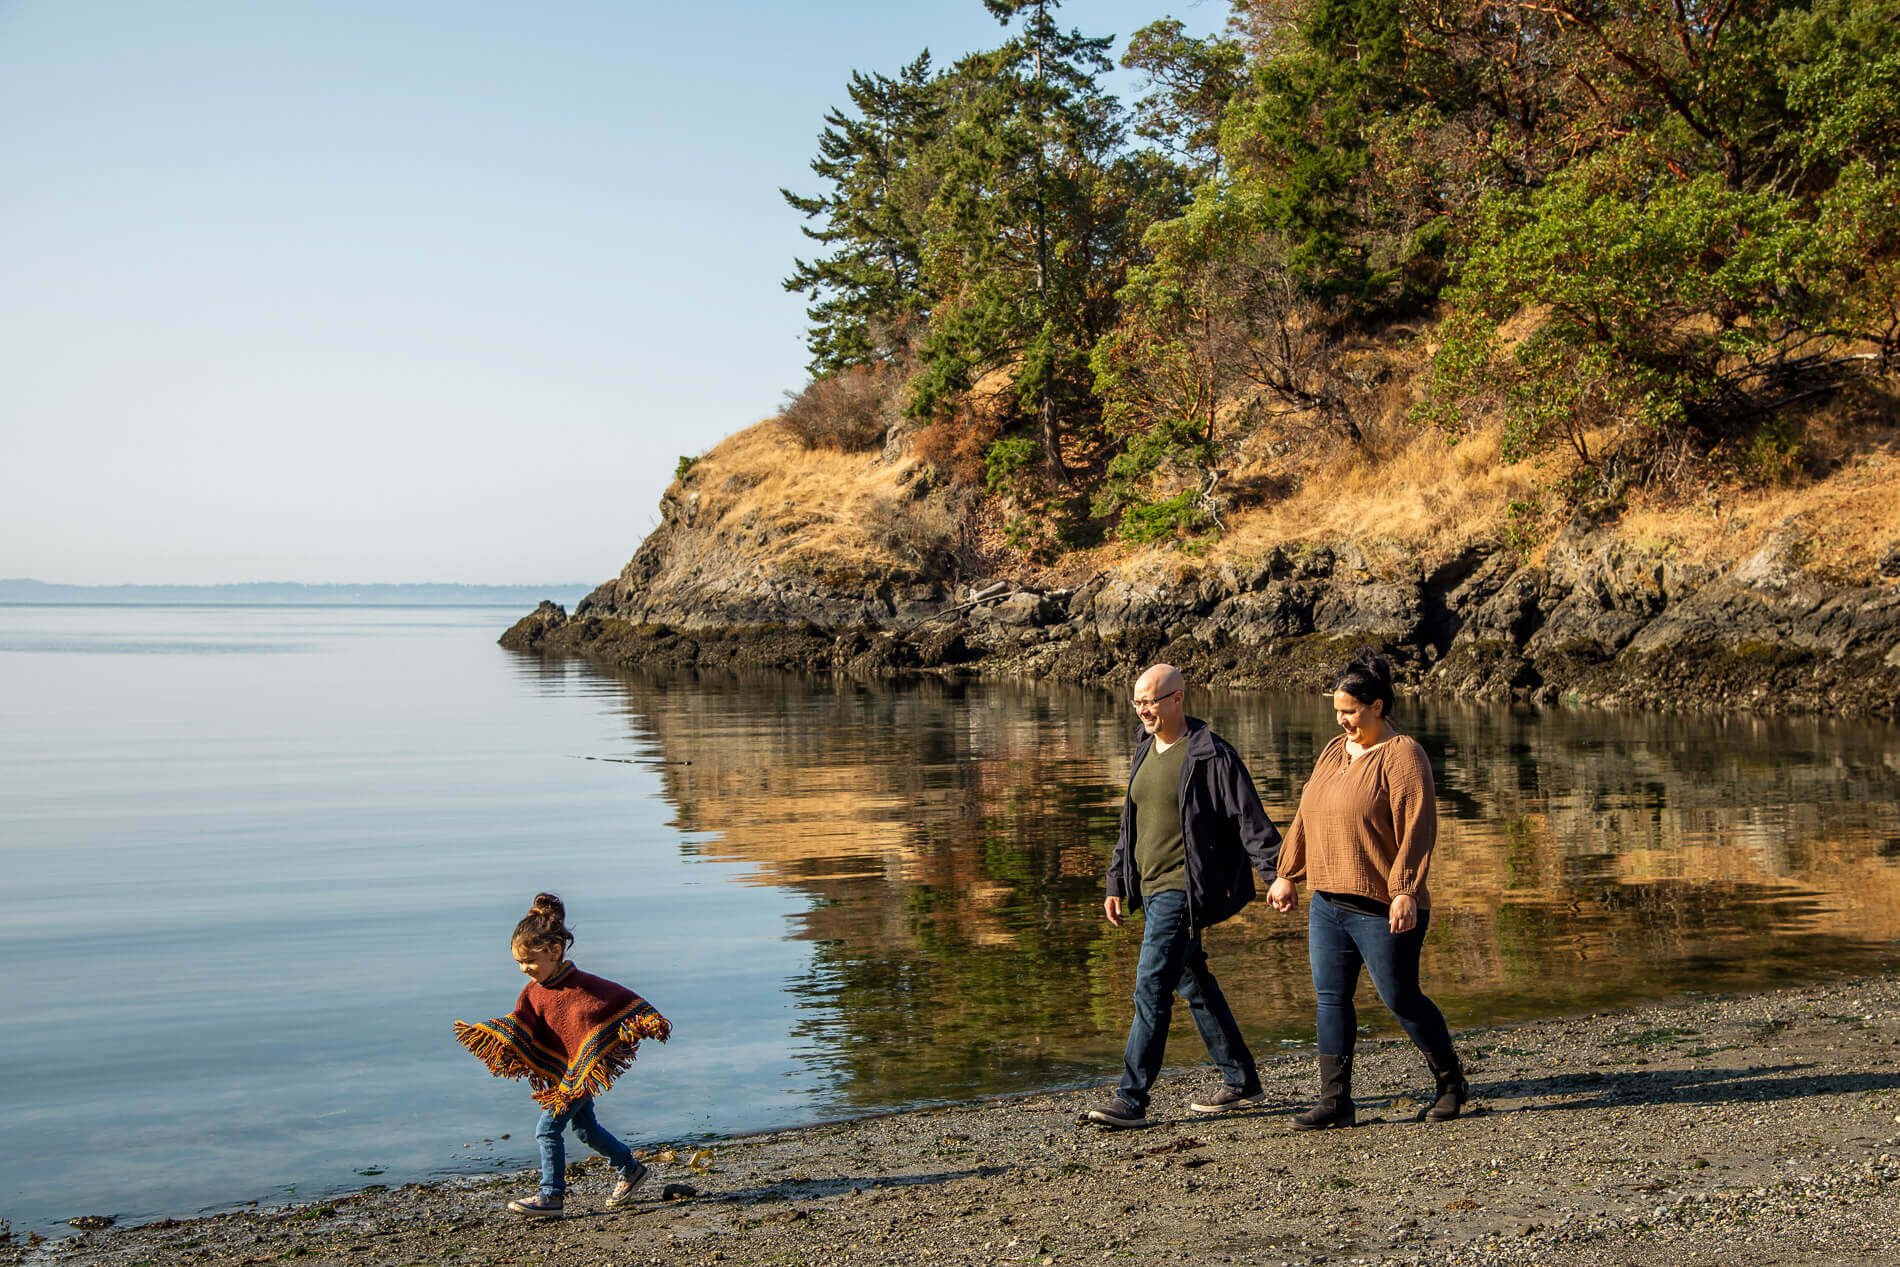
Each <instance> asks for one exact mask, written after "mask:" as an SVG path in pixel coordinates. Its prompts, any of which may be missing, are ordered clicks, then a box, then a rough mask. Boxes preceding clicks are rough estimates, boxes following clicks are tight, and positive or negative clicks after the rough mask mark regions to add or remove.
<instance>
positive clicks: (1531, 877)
mask: <svg viewBox="0 0 1900 1267" xmlns="http://www.w3.org/2000/svg"><path fill="white" fill-rule="evenodd" d="M516 614H517V613H514V612H512V611H497V610H482V609H461V610H455V609H449V610H444V609H429V610H407V611H403V610H394V611H392V610H371V609H336V608H304V609H295V608H292V609H286V608H268V609H262V608H259V609H233V608H191V607H177V608H126V607H112V608H103V607H94V608H86V607H0V868H3V870H0V874H4V876H5V883H4V884H0V953H4V957H5V961H6V962H7V963H8V964H9V966H10V967H11V969H12V970H11V971H10V972H9V973H8V974H7V978H6V980H7V984H6V985H5V986H3V987H0V1004H4V1007H5V1015H6V1017H7V1024H6V1025H5V1026H4V1027H0V1068H4V1069H5V1070H6V1071H7V1073H8V1075H9V1076H8V1077H7V1079H6V1082H5V1086H4V1090H0V1139H4V1140H5V1141H6V1143H7V1145H8V1147H7V1148H5V1149H4V1150H0V1216H3V1217H6V1218H9V1219H11V1220H12V1223H13V1226H14V1228H15V1229H16V1230H24V1229H26V1228H39V1229H41V1230H44V1231H48V1232H54V1231H62V1230H64V1228H63V1222H64V1220H65V1219H66V1218H67V1217H68V1216H70V1215H74V1214H89V1213H109V1214H114V1215H117V1216H119V1217H120V1218H122V1219H128V1220H137V1219H144V1218H153V1217H158V1216H160V1215H187V1214H191V1213H195V1212H198V1211H201V1210H210V1209H221V1208H228V1207H229V1206H231V1205H233V1204H236V1203H241V1202H244V1201H264V1202H271V1201H278V1200H283V1199H286V1198H314V1197H317V1196H321V1195H323V1194H326V1193H330V1192H335V1191H337V1190H341V1189H347V1188H352V1187H359V1186H361V1185H363V1184H365V1183H370V1182H396V1181H400V1180H406V1179H412V1178H418V1177H425V1176H434V1175H442V1174H455V1173H470V1172H478V1171H482V1170H486V1169H492V1168H498V1167H503V1166H506V1167H516V1166H523V1165H526V1164H528V1163H529V1161H530V1160H531V1156H532V1139H531V1134H532V1127H533V1122H534V1116H535V1110H534V1108H533V1105H532V1104H531V1102H530V1101H529V1100H528V1098H527V1094H526V1091H525V1089H524V1088H522V1087H521V1086H520V1085H519V1084H514V1083H506V1082H501V1081H498V1080H495V1079H491V1078H489V1077H488V1076H487V1075H486V1073H485V1071H484V1070H483V1069H482V1068H481V1066H480V1065H479V1064H478V1063H477V1062H476V1061H475V1060H474V1059H473V1058H471V1057H469V1056H468V1055H466V1054H465V1053H464V1052H463V1051H462V1050H461V1049H460V1048H459V1047H457V1046H456V1045H455V1044H454V1042H453V1039H452V1036H451V1034H450V1029H449V1022H450V1021H451V1020H453V1019H456V1018H462V1019H480V1018H484V1017H488V1016H493V1015H496V1014H498V1013H501V1012H504V1011H506V1010H507V1009H508V1007H509V1006H511V1004H512V1001H513V998H514V994H515V992H516V990H517V988H518V985H517V982H518V980H519V977H518V974H517V973H516V972H515V970H514V966H513V964H512V963H511V962H510V960H509V956H508V946H507V935H508V930H509V929H510V928H512V926H513V922H514V920H515V919H516V918H517V917H518V916H519V914H520V913H521V911H522V910H523V909H525V907H526V903H527V899H528V898H529V897H530V896H531V895H532V894H533V893H534V891H535V890H536V889H538V888H552V889H554V890H556V891H557V892H560V893H561V894H563V896H565V897H566V898H567V899H568V905H569V912H570V916H571V920H572V923H573V924H574V925H575V926H576V928H577V930H578V932H579V935H580V942H579V945H578V946H577V947H576V950H575V957H576V959H577V961H579V962H580V963H581V964H582V966H584V967H587V968H589V969H592V970H595V971H599V972H602V973H604V974H605V975H608V976H610V977H614V978H616V979H619V980H622V981H624V982H626V983H627V984H629V985H631V986H633V987H634V988H636V989H639V990H641V991H642V992H643V993H645V994H647V995H648V997H650V998H651V999H653V1001H654V1002H655V1003H656V1004H657V1005H658V1006H659V1007H660V1008H661V1009H662V1010H663V1011H665V1012H666V1013H667V1014H668V1015H669V1016H670V1017H672V1018H673V1020H674V1022H675V1025H676V1027H677V1034H678V1037H677V1038H676V1039H675V1041H674V1042H673V1043H672V1044H671V1045H670V1046H665V1047H662V1046H659V1045H654V1044H650V1045H649V1046H648V1048H647V1049H646V1050H645V1051H643V1053H642V1055H641V1059H640V1061H639V1063H638V1064H637V1065H636V1066H635V1067H634V1069H633V1070H632V1072H631V1073H630V1074H629V1075H628V1077H627V1078H626V1079H625V1080H624V1081H623V1082H622V1083H621V1085H620V1086H619V1087H617V1088H616V1089H615V1090H614V1091H613V1092H612V1093H611V1094H610V1095H609V1096H608V1097H607V1098H606V1099H605V1100H604V1101H603V1105H602V1118H603V1120H604V1121H605V1122H607V1123H608V1125H609V1126H611V1127H613V1128H614V1129H616V1130H618V1131H619V1132H620V1133H621V1134H622V1135H623V1136H624V1137H626V1138H629V1139H631V1140H633V1141H636V1142H638V1143H651V1142H655V1141H660V1140H674V1139H680V1138H684V1137H689V1136H697V1135H706V1134H722V1133H728V1132H735V1131H743V1130H751V1129H759V1128H764V1127H769V1126H778V1125H786V1124H793V1123H798V1122H803V1121H809V1120H813V1119H816V1118H822V1117H830V1116H837V1115H840V1114H845V1113H852V1112H859V1111H864V1110H870V1109H878V1108H885V1107H893V1106H898V1105H903V1104H910V1103H917V1102H920V1101H926V1100H932V1099H942V1098H949V1097H958V1096H966V1095H972V1094H978V1093H983V1092H990V1091H998V1090H1010V1089H1019V1088H1026V1087H1031V1086H1037V1085H1043V1084H1049V1083H1060V1082H1072V1081H1077V1080H1083V1079H1090V1078H1106V1077H1107V1076H1108V1075H1109V1073H1110V1072H1111V1071H1112V1070H1113V1068H1114V1067H1115V1065H1116V1063H1117V1060H1118V1056H1119V1051H1120V1047H1121V1041H1122V1038H1123V1036H1124V1034H1125V1032H1126V1026H1127V1020H1128V1006H1129V1005H1128V1002H1127V996H1128V990H1129V984H1130V981H1131V978H1132V971H1133V963H1134V957H1135V950H1136V946H1137V942H1138V938H1139V929H1138V926H1135V927H1131V928H1129V929H1124V930H1120V931H1116V930H1112V929H1110V928H1108V927H1107V926H1106V925H1105V924H1104V923H1103V922H1102V920H1101V919H1100V916H1099V902H1100V893H1101V880H1100V876H1101V872H1102V869H1103V865H1104V862H1105V860H1106V858H1107V855H1108V852H1109V850H1110V848H1111V847H1112V844H1113V839H1114V828H1115V813H1116V807H1117V804H1118V798H1119V796H1120V786H1119V780H1120V778H1121V777H1122V774H1123V772H1124V771H1125V768H1126V761H1127V755H1128V751H1129V747H1130V732H1131V730H1132V715H1131V714H1130V712H1129V710H1128V708H1127V707H1126V705H1125V704H1124V703H1122V701H1121V699H1120V697H1119V696H1118V695H1112V694H1110V693H1107V692H1094V691H1071V690H1062V689H1056V688H1039V687H1035V686H1029V685H1023V686H1011V685H962V686H958V685H945V684H942V683H937V682H922V683H909V684H902V685H898V686H865V685H861V684H854V683H849V682H844V681H831V680H811V679H793V678H782V677H774V678H769V679H760V680H745V681H735V680H718V681H698V682H695V681H690V680H678V679H674V680H657V679H652V678H645V677H640V676H629V677H625V678H617V677H614V676H612V675H608V674H603V673H601V672H599V671H596V670H593V669H590V668H588V667H585V666H583V665H581V664H578V663H567V664H557V665H543V664H541V663H540V662H538V661H535V660H529V659H522V658H518V657H515V656H512V655H510V654H509V653H507V652H504V651H502V650H500V649H499V648H497V647H496V646H495V645H494V638H495V636H496V634H497V633H498V632H499V630H500V629H501V628H503V627H505V625H506V624H507V623H508V621H509V620H511V619H512V618H513V616H514V615H516ZM1195 711H1196V712H1198V713H1200V714H1202V715H1205V716H1207V717H1208V718H1209V719H1210V720H1211V721H1213V722H1214V723H1215V725H1216V726H1217V727H1218V728H1219V729H1220V730H1222V732H1223V733H1225V734H1226V735H1227V736H1228V737H1229V738H1231V739H1232V740H1234V741H1235V743H1236V744H1237V746H1238V747H1239V748H1240V750H1241V752H1242V753H1243V755H1244V756H1245V757H1246V758H1247V760H1248V761H1249V764H1250V765H1251V766H1252V769H1253V772H1254V774H1255V776H1256V778H1257V780H1258V781H1259V783H1260V785H1261V787H1262V789H1263V793H1264V795H1265V797H1266V800H1267V803H1268V807H1269V812H1271V813H1273V814H1274V816H1275V818H1276V819H1277V820H1279V821H1280V822H1282V823H1283V824H1284V822H1285V821H1286V820H1287V819H1288V818H1289V817H1290V816H1291V810H1292V807H1293V805H1294V803H1295V802H1296V801H1297V798H1298V790H1299V786H1300V783H1301V781H1302V779H1303V778H1304V776H1305V774H1306V772H1307V771H1308V770H1309V769H1310V768H1311V764H1312V761H1313V758H1314V757H1315V756H1316V755H1317V753H1318V750H1319V748H1320V747H1321V746H1322V745H1323V744H1324V742H1325V740H1326V739H1327V738H1328V737H1329V736H1330V734H1331V732H1332V729H1333V727H1332V720H1331V715H1330V713H1329V712H1328V711H1327V709H1326V707H1325V704H1324V702H1323V701H1321V700H1318V699H1308V698H1295V697H1271V696H1259V695H1247V696H1241V695H1231V696H1214V697H1212V698H1209V697H1207V696H1205V695H1203V696H1202V697H1201V698H1200V699H1199V700H1197V701H1196V706H1195ZM1402 720H1403V721H1404V722H1406V723H1407V724H1408V728H1409V729H1410V730H1411V731H1412V733H1414V734H1415V735H1417V736H1418V737H1419V738H1420V739H1422V740H1423V741H1424V742H1425V743H1426V745H1427V746H1428V748H1429V749H1430V750H1431V752H1432V755H1433V758H1434V765H1435V768H1436V769H1437V771H1438V775H1439V787H1440V797H1441V809H1442V812H1443V814H1444V823H1443V828H1442V832H1441V842H1442V843H1441V846H1440V850H1439V855H1438V859H1437V861H1436V863H1435V867H1434V880H1433V892H1434V897H1435V904H1434V905H1435V909H1434V924H1433V932H1432V936H1431V939H1430V941H1429V942H1428V947H1427V964H1426V971H1427V973H1428V977H1429V981H1430V983H1431V988H1432V990H1433V993H1434V995H1435V996H1436V997H1437V999H1438V1001H1439V1002H1440V1004H1441V1006H1443V1007H1444V1009H1445V1011H1446V1012H1447V1014H1448V1015H1449V1017H1450V1019H1451V1021H1452V1024H1453V1025H1454V1027H1458V1026H1472V1025H1481V1024H1487V1023H1491V1022H1495V1021H1498V1020H1504V1019H1510V1018H1515V1017H1522V1016H1531V1015H1537V1014H1542V1013H1548V1012H1552V1011H1576V1010H1588V1009H1591V1008H1593V1007H1598V1006H1603V1005H1608V1004H1614V1003H1622V1002H1628V1001H1632V1000H1636V999H1647V998H1657V997H1665V996H1668V995H1671V994H1679V993H1682V992H1685V991H1693V990H1716V989H1728V988H1734V987H1739V986H1745V985H1750V984H1756V983H1762V982H1778V981H1781V980H1785V979H1787V978H1789V977H1803V976H1814V975H1820V974H1824V973H1828V972H1836V971H1842V970H1849V969H1854V968H1861V967H1867V966H1871V965H1874V964H1879V963H1883V962H1887V961H1888V960H1889V959H1890V958H1892V956H1893V951H1894V948H1895V945H1896V942H1895V939H1896V937H1900V807H1897V804H1900V730H1896V729H1894V728H1891V727H1888V728H1870V727H1865V726H1859V727H1849V726H1839V725H1834V724H1831V723H1825V722H1820V721H1799V722H1775V721H1755V720H1749V719H1746V718H1730V719H1727V720H1725V721H1720V722H1717V721H1712V720H1709V719H1691V718H1657V717H1617V716H1608V715H1603V714H1594V713H1593V714H1555V715H1539V716H1520V715H1513V714H1511V713H1509V712H1506V711H1502V710H1488V709H1468V708H1458V707H1445V706H1431V707H1423V706H1421V707H1418V708H1413V709H1411V710H1409V711H1408V712H1407V713H1406V714H1405V716H1404V717H1403V718H1402ZM589 757H593V758H611V760H587V759H586V758H589ZM1304 928H1305V923H1304V919H1303V918H1296V919H1283V918H1280V917H1276V916H1274V915H1273V914H1272V913H1271V912H1269V911H1267V910H1266V909H1265V908H1264V907H1259V908H1257V909H1255V910H1253V911H1250V912H1249V913H1247V914H1246V915H1245V916H1243V917H1242V918H1241V919H1239V920H1236V921H1234V922H1233V923H1231V924H1229V925H1225V926H1223V927H1221V928H1220V929H1218V930H1216V931H1215V932H1214V933H1212V934H1211V935H1210V943H1211V948H1212V951H1213V953H1214V955H1215V956H1216V959H1215V962H1216V967H1217V969H1218V970H1219V971H1220V973H1221V975H1222V978H1223V981H1224V983H1225V984H1226V986H1227V993H1228V995H1229V997H1230V998H1232V999H1233V1000H1234V1001H1235V1003H1236V1006H1237V1010H1238V1011H1239V1012H1240V1014H1241V1020H1242V1024H1243V1026H1244V1028H1245V1029H1246V1030H1247V1032H1248V1034H1249V1035H1250V1037H1252V1038H1253V1039H1254V1040H1255V1042H1256V1045H1258V1046H1261V1047H1263V1048H1264V1047H1271V1046H1273V1045H1274V1044H1276V1043H1301V1042H1307V1041H1310V1011H1311V987H1310V984H1309V982H1308V979H1307V974H1306V963H1305V954H1304ZM1362 1015H1363V1016H1364V1018H1365V1019H1367V1020H1369V1021H1371V1022H1372V1023H1373V1024H1374V1027H1375V1029H1377V1028H1378V1027H1379V1026H1382V1025H1384V1024H1386V1021H1385V1019H1384V1014H1383V1012H1382V1010H1379V1009H1376V1008H1372V1009H1368V1010H1366V1011H1365V1012H1364V1013H1362ZM1197 1053H1198V1044H1197V1043H1196V1041H1195V1039H1194V1036H1193V1032H1192V1028H1191V1027H1190V1026H1188V1025H1187V1023H1186V1022H1185V1020H1183V1021H1181V1022H1180V1023H1179V1025H1178V1027H1177V1030H1176V1035H1175V1043H1174V1046H1173V1054H1174V1055H1175V1056H1176V1057H1177V1058H1178V1059H1191V1058H1194V1057H1195V1056H1196V1054H1197ZM504 1134H508V1135H510V1136H511V1138H509V1139H506V1140H504V1139H503V1138H502V1136H503V1135H504Z"/></svg>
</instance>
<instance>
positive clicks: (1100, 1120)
mask: <svg viewBox="0 0 1900 1267" xmlns="http://www.w3.org/2000/svg"><path fill="white" fill-rule="evenodd" d="M1087 1120H1089V1121H1091V1122H1093V1123H1095V1124H1096V1125H1097V1126H1106V1127H1110V1128H1112V1129H1114V1130H1118V1131H1120V1130H1126V1129H1128V1128H1129V1127H1131V1126H1146V1125H1148V1114H1147V1112H1146V1111H1144V1110H1142V1109H1138V1108H1136V1107H1135V1106H1134V1105H1132V1104H1130V1103H1129V1102H1128V1101H1126V1100H1124V1099H1122V1098H1121V1097H1120V1096H1116V1097H1115V1098H1114V1099H1112V1100H1110V1101H1109V1102H1108V1103H1107V1104H1104V1105H1103V1106H1102V1107H1101V1108H1099V1109H1090V1110H1089V1111H1088V1114H1087Z"/></svg>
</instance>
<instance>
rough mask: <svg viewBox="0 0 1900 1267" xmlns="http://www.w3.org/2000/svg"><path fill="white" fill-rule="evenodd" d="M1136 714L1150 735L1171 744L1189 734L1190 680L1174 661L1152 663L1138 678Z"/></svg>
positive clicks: (1136, 684)
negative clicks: (1187, 680)
mask: <svg viewBox="0 0 1900 1267" xmlns="http://www.w3.org/2000/svg"><path fill="white" fill-rule="evenodd" d="M1135 715H1136V716H1137V717H1139V718H1141V724H1142V726H1143V727H1144V728H1146V730H1147V731H1148V733H1149V734H1151V735H1153V736H1154V737H1155V738H1156V739H1158V740H1160V741H1161V742H1162V743H1164V744H1171V743H1173V742H1174V741H1175V740H1177V739H1179V738H1180V737H1181V736H1182V735H1184V734H1186V733H1187V683H1186V682H1184V681H1182V680H1181V671H1180V670H1179V669H1177V668H1175V667H1174V666H1173V665H1172V664H1156V665H1151V666H1150V667H1149V668H1148V669H1147V671H1146V672H1144V673H1143V674H1142V675H1141V676H1140V677H1138V678H1136V679H1135Z"/></svg>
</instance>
